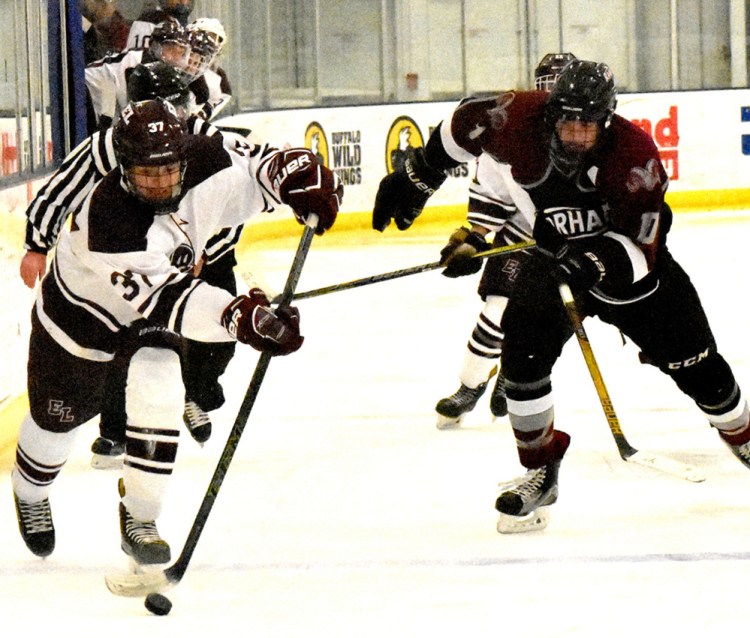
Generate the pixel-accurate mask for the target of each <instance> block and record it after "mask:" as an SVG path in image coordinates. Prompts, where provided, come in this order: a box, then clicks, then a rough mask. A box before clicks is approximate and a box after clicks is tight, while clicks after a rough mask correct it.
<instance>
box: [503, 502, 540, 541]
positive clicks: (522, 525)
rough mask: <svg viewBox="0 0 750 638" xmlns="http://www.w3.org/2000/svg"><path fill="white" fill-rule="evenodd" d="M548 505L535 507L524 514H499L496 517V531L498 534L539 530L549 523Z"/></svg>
mask: <svg viewBox="0 0 750 638" xmlns="http://www.w3.org/2000/svg"><path fill="white" fill-rule="evenodd" d="M549 507H550V506H549V505H543V506H542V507H537V508H536V509H535V510H534V511H533V512H529V513H528V514H526V516H511V515H510V514H502V513H501V514H500V516H499V518H498V519H497V531H498V532H499V533H500V534H525V533H526V532H540V531H541V530H543V529H545V528H546V527H547V525H548V523H549Z"/></svg>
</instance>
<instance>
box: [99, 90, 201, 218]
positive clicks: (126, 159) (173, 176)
mask: <svg viewBox="0 0 750 638" xmlns="http://www.w3.org/2000/svg"><path fill="white" fill-rule="evenodd" d="M187 138H188V133H187V130H186V127H185V123H184V121H183V120H182V119H181V118H180V117H179V115H178V114H177V111H176V110H175V108H174V107H173V106H172V105H171V104H170V103H169V102H167V101H166V100H163V99H161V98H157V99H155V100H144V101H142V102H130V103H129V104H128V105H127V106H126V107H125V108H124V109H123V110H122V112H121V113H120V119H119V120H118V122H117V124H116V125H115V128H114V131H113V134H112V143H113V146H114V150H115V156H116V158H117V163H118V164H119V166H120V170H121V172H122V181H123V186H124V187H125V188H126V190H128V191H129V192H130V193H132V194H133V195H135V196H136V197H137V198H139V199H141V200H142V201H144V202H146V203H148V204H151V205H152V206H154V207H155V208H156V209H157V211H159V212H169V211H170V210H172V209H174V205H175V204H176V203H177V202H179V200H180V198H181V196H182V178H183V175H184V172H185V164H186V161H185V147H186V142H187Z"/></svg>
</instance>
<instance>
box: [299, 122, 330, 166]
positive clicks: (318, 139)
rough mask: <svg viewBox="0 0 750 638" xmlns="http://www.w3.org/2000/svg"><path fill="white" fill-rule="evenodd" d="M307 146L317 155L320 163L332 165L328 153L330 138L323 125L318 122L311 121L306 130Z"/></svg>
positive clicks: (316, 157)
mask: <svg viewBox="0 0 750 638" xmlns="http://www.w3.org/2000/svg"><path fill="white" fill-rule="evenodd" d="M305 148H307V149H309V150H310V152H311V153H312V154H313V155H315V159H317V160H318V164H321V165H322V166H326V167H330V161H329V155H328V138H327V137H326V134H325V132H324V131H323V127H322V126H321V125H320V124H318V123H317V122H310V124H308V125H307V129H306V130H305Z"/></svg>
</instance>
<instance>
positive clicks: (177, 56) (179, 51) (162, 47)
mask: <svg viewBox="0 0 750 638" xmlns="http://www.w3.org/2000/svg"><path fill="white" fill-rule="evenodd" d="M148 46H149V52H150V53H151V54H152V55H153V56H154V57H155V58H156V59H157V60H162V61H164V62H166V63H167V64H169V65H171V66H173V67H175V68H177V69H183V70H184V68H185V65H186V64H187V61H188V57H189V54H190V43H189V42H188V33H187V30H186V29H185V28H184V27H182V26H181V25H180V24H179V23H178V22H175V21H174V20H165V21H164V22H160V23H159V24H157V25H156V27H154V30H153V31H152V32H151V39H150V40H149V45H148Z"/></svg>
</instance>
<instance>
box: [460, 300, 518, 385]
mask: <svg viewBox="0 0 750 638" xmlns="http://www.w3.org/2000/svg"><path fill="white" fill-rule="evenodd" d="M507 305H508V299H507V297H487V300H486V302H485V304H484V308H483V309H482V312H481V313H480V315H479V318H478V319H477V324H476V326H475V327H474V330H473V331H472V333H471V337H470V338H469V343H468V344H467V347H466V352H465V354H464V363H463V367H462V368H461V373H460V374H459V379H460V380H461V383H463V384H464V385H465V386H467V387H469V388H476V387H477V386H479V384H480V383H485V382H486V381H487V380H488V379H489V377H490V375H491V374H492V370H493V368H495V367H496V366H497V365H498V359H499V358H500V352H501V350H502V345H503V333H502V332H501V331H500V320H501V319H502V317H503V312H505V307H506V306H507Z"/></svg>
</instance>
